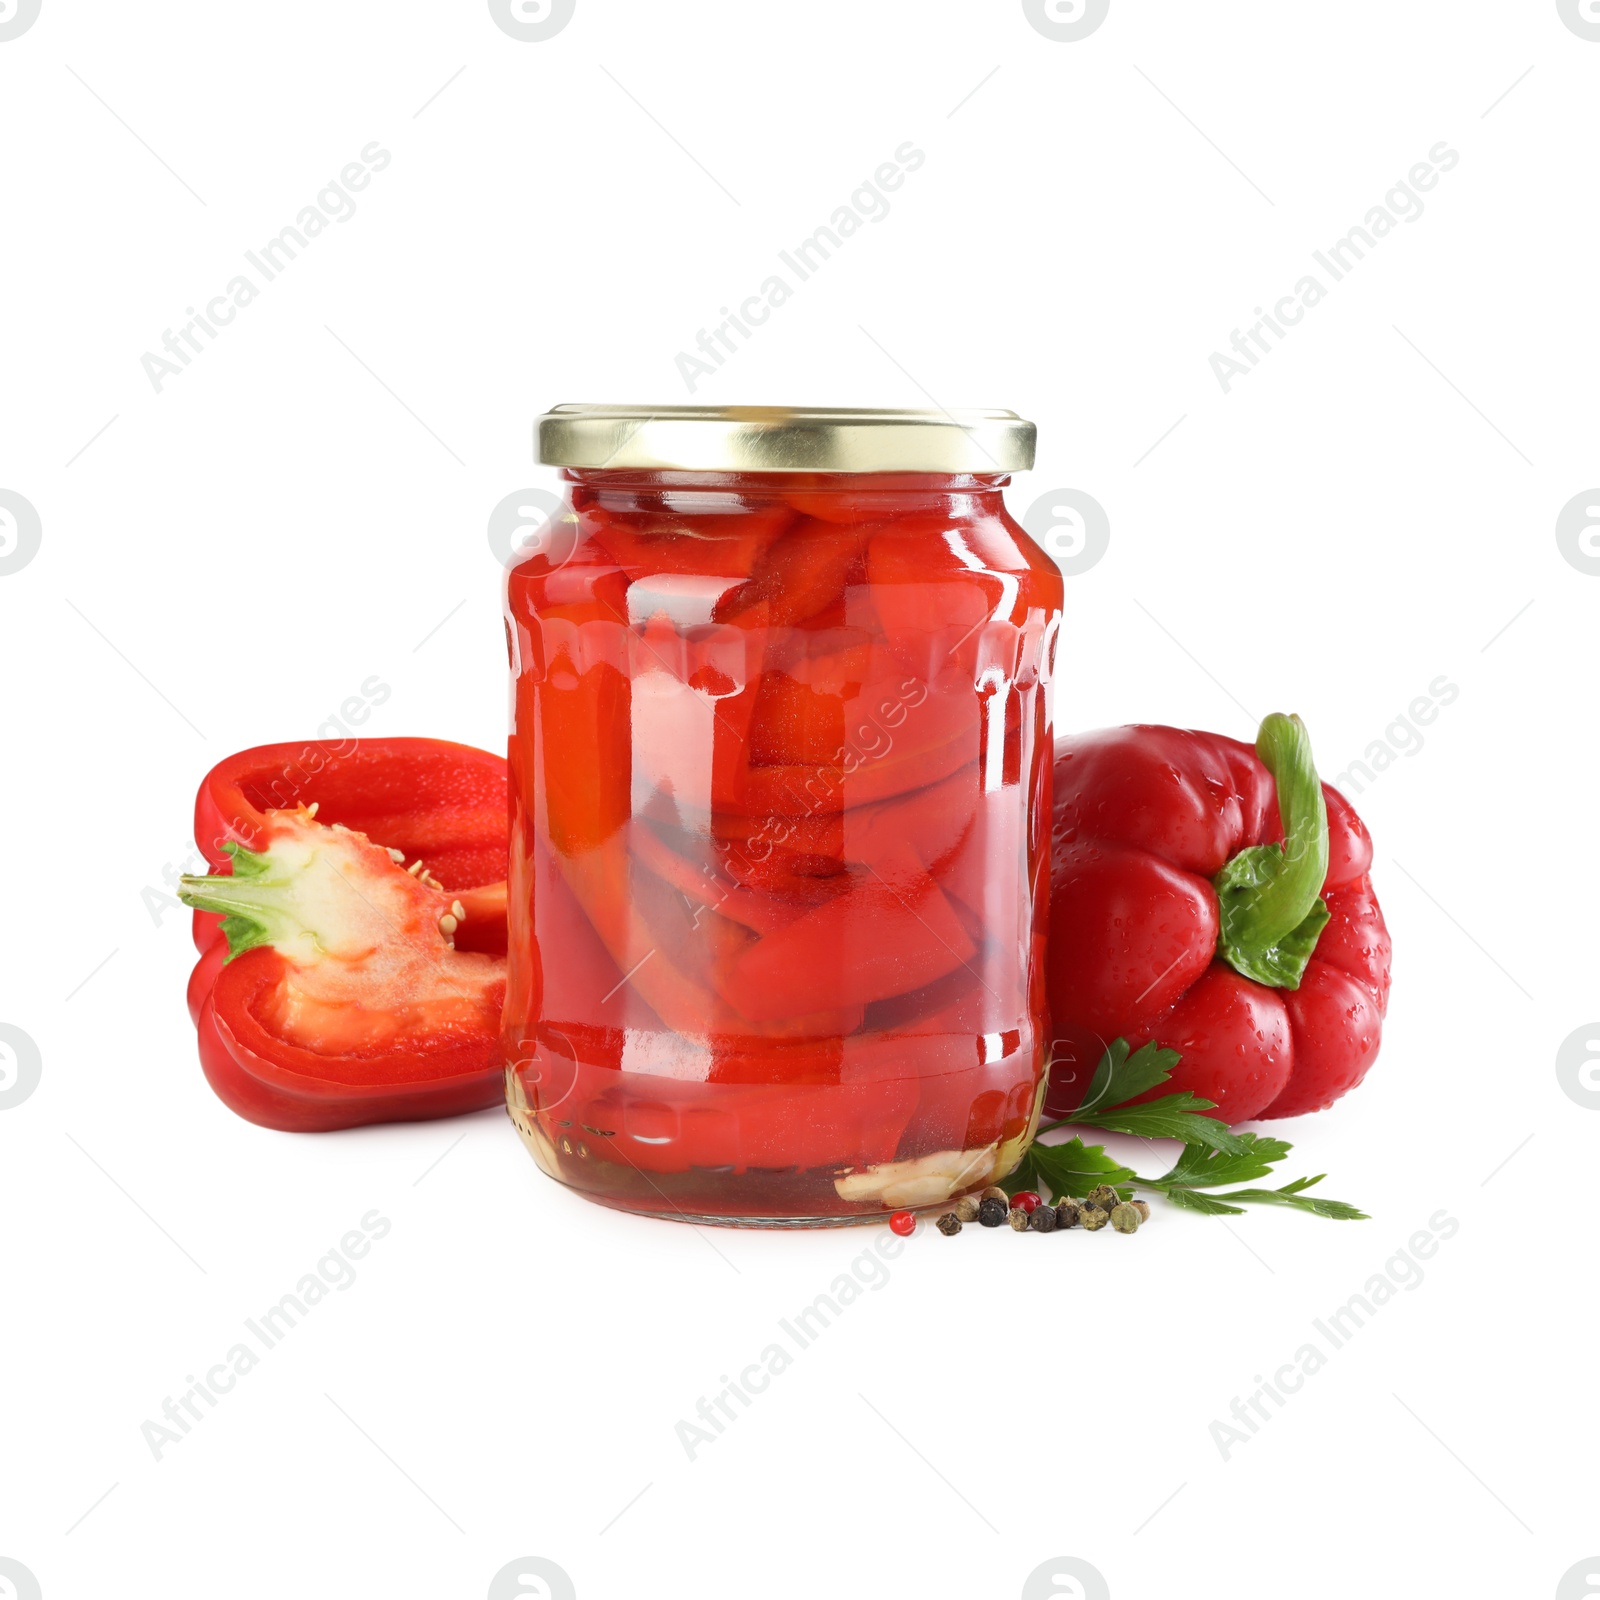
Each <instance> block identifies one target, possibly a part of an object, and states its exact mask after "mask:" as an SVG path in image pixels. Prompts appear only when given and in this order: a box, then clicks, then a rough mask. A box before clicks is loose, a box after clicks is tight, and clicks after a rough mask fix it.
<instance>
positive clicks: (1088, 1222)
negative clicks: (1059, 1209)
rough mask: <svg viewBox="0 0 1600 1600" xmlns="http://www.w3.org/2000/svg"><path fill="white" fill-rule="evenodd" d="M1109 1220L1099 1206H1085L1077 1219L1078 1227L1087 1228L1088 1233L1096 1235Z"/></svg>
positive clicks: (1107, 1215)
mask: <svg viewBox="0 0 1600 1600" xmlns="http://www.w3.org/2000/svg"><path fill="white" fill-rule="evenodd" d="M1110 1220H1111V1218H1110V1216H1109V1214H1108V1213H1106V1212H1105V1211H1102V1210H1101V1209H1100V1207H1099V1206H1085V1207H1084V1208H1083V1211H1082V1212H1081V1213H1080V1215H1079V1217H1078V1226H1079V1227H1081V1228H1087V1229H1088V1230H1089V1232H1090V1233H1098V1232H1099V1231H1100V1230H1101V1229H1102V1228H1103V1227H1105V1225H1106V1224H1107V1223H1108V1222H1109V1221H1110Z"/></svg>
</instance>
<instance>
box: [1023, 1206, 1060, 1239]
mask: <svg viewBox="0 0 1600 1600" xmlns="http://www.w3.org/2000/svg"><path fill="white" fill-rule="evenodd" d="M1028 1230H1029V1232H1031V1233H1054V1232H1055V1231H1056V1208H1055V1207H1054V1206H1035V1207H1034V1210H1033V1215H1032V1216H1030V1217H1029V1218H1028Z"/></svg>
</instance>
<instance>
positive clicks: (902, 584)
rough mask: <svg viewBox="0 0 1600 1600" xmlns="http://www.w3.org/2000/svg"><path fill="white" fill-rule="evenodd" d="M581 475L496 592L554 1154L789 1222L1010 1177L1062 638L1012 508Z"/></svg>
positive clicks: (518, 1003) (533, 1026)
mask: <svg viewBox="0 0 1600 1600" xmlns="http://www.w3.org/2000/svg"><path fill="white" fill-rule="evenodd" d="M565 476H566V478H567V480H568V482H569V484H570V489H571V499H570V506H569V508H568V509H567V511H565V512H564V513H563V514H561V515H559V516H558V517H557V518H556V519H555V520H554V521H553V522H552V523H551V524H550V525H549V526H548V527H547V528H546V529H545V530H544V531H543V534H542V535H541V537H540V538H539V540H538V541H537V545H536V548H535V550H534V551H533V553H530V554H528V555H527V556H525V557H524V558H522V559H521V560H520V561H519V562H518V564H517V565H516V566H515V567H514V568H513V569H512V570H511V573H510V576H509V580H508V589H507V615H508V625H509V636H510V650H511V662H512V672H513V679H514V689H513V713H512V733H511V740H510V762H511V789H512V836H511V875H510V922H511V947H510V971H509V982H508V993H507V1002H506V1011H505V1033H504V1047H505V1054H506V1061H507V1069H506V1072H507V1093H508V1099H509V1103H510V1107H511V1111H512V1116H513V1119H514V1120H515V1121H516V1123H517V1126H518V1128H519V1130H520V1131H521V1133H522V1135H523V1137H524V1139H525V1140H526V1141H527V1143H528V1145H529V1147H530V1149H532V1151H533V1153H534V1155H535V1158H536V1159H537V1160H538V1161H539V1163H540V1165H541V1166H542V1167H543V1168H544V1169H545V1170H546V1171H547V1172H548V1173H550V1174H551V1176H553V1177H556V1178H558V1179H559V1180H561V1181H562V1182H564V1183H568V1184H571V1185H573V1186H574V1187H576V1188H579V1189H582V1190H584V1191H585V1192H586V1193H588V1194H589V1195H590V1196H591V1197H592V1198H594V1199H597V1200H601V1201H604V1202H606V1203H609V1204H613V1205H617V1206H621V1207H624V1208H626V1209H629V1210H634V1211H641V1212H647V1213H651V1214H655V1215H661V1216H673V1217H690V1218H705V1219H712V1220H720V1221H734V1222H745V1223H751V1224H769V1225H779V1226H782V1225H789V1224H793V1225H801V1224H806V1223H818V1222H837V1221H848V1220H851V1219H854V1218H875V1217H879V1216H882V1215H883V1214H885V1213H887V1212H890V1211H894V1210H897V1209H899V1208H901V1207H906V1206H917V1205H930V1204H936V1203H939V1202H941V1201H944V1200H947V1199H949V1198H951V1197H952V1196H954V1195H959V1194H964V1193H968V1192H971V1191H974V1190H976V1189H980V1188H982V1187H983V1186H984V1185H986V1184H988V1183H991V1182H993V1181H995V1179H996V1178H998V1177H999V1176H1001V1175H1003V1173H1004V1172H1005V1171H1009V1170H1010V1169H1011V1167H1013V1166H1014V1165H1015V1163H1016V1161H1017V1159H1018V1157H1019V1155H1020V1152H1021V1148H1022V1144H1023V1142H1024V1141H1025V1139H1026V1137H1027V1136H1028V1135H1029V1133H1030V1131H1031V1126H1032V1125H1033V1124H1034V1123H1035V1122H1036V1120H1037V1107H1038V1103H1039V1089H1040V1085H1041V1079H1042V1073H1043V1070H1044V1063H1045V1053H1046V1047H1047V1044H1048V1040H1047V1038H1046V1036H1045V1026H1044V1020H1043V1019H1044V1006H1045V1001H1044V977H1043V961H1042V940H1043V935H1044V928H1045V918H1046V912H1047V909H1048V903H1049V817H1050V793H1049V784H1050V774H1051V737H1050V725H1049V711H1048V709H1047V705H1046V684H1047V681H1048V678H1049V673H1050V667H1051V662H1052V658H1053V654H1054V649H1055V642H1056V633H1057V630H1058V628H1059V624H1060V609H1061V578H1060V574H1059V573H1058V571H1057V570H1056V568H1055V566H1054V565H1053V563H1051V562H1050V561H1049V559H1048V558H1047V557H1046V556H1045V555H1044V554H1043V553H1042V552H1041V551H1040V550H1039V549H1038V548H1037V546H1035V545H1034V544H1033V542H1032V541H1031V540H1030V539H1029V538H1028V536H1027V535H1026V533H1024V532H1023V530H1022V529H1021V528H1020V527H1019V526H1018V525H1017V524H1016V523H1015V522H1014V521H1013V520H1012V519H1011V518H1010V516H1009V515H1008V514H1007V512H1006V510H1005V508H1004V506H1003V504H1002V501H1001V494H1000V489H1001V485H1002V484H1003V483H1004V482H1005V479H1004V478H1003V477H998V476H996V477H972V476H964V475H963V476H931V475H916V476H913V475H902V474H895V475H886V474H885V475H857V474H851V475H844V474H833V475H818V474H811V475H802V474H794V473H785V474H776V473H760V474H757V473H745V474H720V475H717V474H708V473H704V472H694V473H688V472H642V471H633V470H630V471H590V470H582V471H569V472H567V473H566V474H565Z"/></svg>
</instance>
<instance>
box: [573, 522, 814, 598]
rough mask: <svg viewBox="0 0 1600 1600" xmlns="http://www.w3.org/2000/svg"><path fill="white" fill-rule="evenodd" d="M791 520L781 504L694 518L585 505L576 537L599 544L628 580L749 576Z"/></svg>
mask: <svg viewBox="0 0 1600 1600" xmlns="http://www.w3.org/2000/svg"><path fill="white" fill-rule="evenodd" d="M794 520H795V513H794V512H793V510H791V509H790V508H789V507H788V506H785V505H782V504H772V505H768V506H762V507H759V508H755V509H752V510H749V511H745V512H740V513H736V514H732V515H721V516H707V515H695V516H692V517H690V516H678V515H674V514H672V513H670V512H660V511H649V512H636V513H628V512H624V511H619V510H616V509H613V508H610V507H606V508H602V507H600V506H598V505H594V504H586V505H584V506H582V507H581V508H580V510H579V514H578V529H579V539H580V541H583V542H588V541H592V542H593V543H594V544H595V545H597V546H598V547H599V549H600V550H602V551H603V552H604V553H605V555H607V556H609V557H610V559H611V560H613V561H615V562H616V564H617V565H618V566H619V567H620V568H621V569H622V570H623V571H624V572H625V573H626V574H627V575H628V579H629V581H630V582H638V581H641V580H644V581H648V580H649V579H651V578H654V577H658V576H659V575H660V574H662V573H682V574H686V575H691V576H697V577H698V576H703V575H705V574H708V573H709V574H715V575H721V576H724V577H729V578H746V579H747V578H749V576H750V574H751V572H752V571H753V570H754V568H755V566H756V563H757V562H758V560H759V559H760V557H761V554H762V552H763V551H764V550H766V548H767V547H768V546H769V545H770V544H771V543H772V542H773V540H775V539H776V538H777V537H778V536H779V535H780V534H781V533H782V532H783V531H784V529H785V528H786V527H788V526H789V524H790V523H792V522H793V521H794Z"/></svg>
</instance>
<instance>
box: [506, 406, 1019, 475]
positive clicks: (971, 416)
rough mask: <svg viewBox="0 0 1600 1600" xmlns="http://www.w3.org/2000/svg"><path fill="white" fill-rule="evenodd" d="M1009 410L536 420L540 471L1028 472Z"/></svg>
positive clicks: (675, 413)
mask: <svg viewBox="0 0 1600 1600" xmlns="http://www.w3.org/2000/svg"><path fill="white" fill-rule="evenodd" d="M1035 433H1036V430H1035V428H1034V425H1033V424H1032V423H1031V422H1027V421H1025V420H1024V419H1023V418H1021V417H1019V416H1018V415H1017V414H1016V412H1014V411H1003V410H982V409H976V410H961V411H945V410H895V409H875V408H872V407H866V406H692V405H691V406H679V405H670V406H669V405H658V406H649V405H558V406H553V407H551V409H550V410H549V411H547V412H546V413H545V414H544V415H543V416H541V417H540V418H538V420H537V421H536V422H535V424H534V454H535V456H536V458H537V459H538V460H539V461H540V462H542V463H543V464H544V465H546V466H552V467H580V468H588V469H591V470H594V469H599V468H604V467H616V468H619V469H623V468H635V469H638V468H644V469H652V470H656V471H673V470H680V471H681V470H690V471H694V470H699V471H707V472H939V473H944V472H952V473H953V472H965V473H1009V472H1025V471H1027V469H1028V468H1030V467H1031V466H1032V465H1033V455H1034V440H1035Z"/></svg>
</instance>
